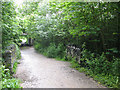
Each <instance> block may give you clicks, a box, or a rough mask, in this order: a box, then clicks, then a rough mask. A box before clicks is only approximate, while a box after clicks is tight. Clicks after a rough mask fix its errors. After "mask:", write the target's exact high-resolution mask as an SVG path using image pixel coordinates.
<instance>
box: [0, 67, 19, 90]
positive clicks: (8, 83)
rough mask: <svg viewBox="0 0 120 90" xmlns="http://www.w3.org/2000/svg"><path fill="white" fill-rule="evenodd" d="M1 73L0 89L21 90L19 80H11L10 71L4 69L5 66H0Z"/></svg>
mask: <svg viewBox="0 0 120 90" xmlns="http://www.w3.org/2000/svg"><path fill="white" fill-rule="evenodd" d="M0 69H1V70H0V71H2V72H1V76H2V80H1V81H2V88H21V86H20V80H18V79H16V78H13V77H12V76H11V75H10V70H9V69H5V66H3V65H2V67H1V68H0Z"/></svg>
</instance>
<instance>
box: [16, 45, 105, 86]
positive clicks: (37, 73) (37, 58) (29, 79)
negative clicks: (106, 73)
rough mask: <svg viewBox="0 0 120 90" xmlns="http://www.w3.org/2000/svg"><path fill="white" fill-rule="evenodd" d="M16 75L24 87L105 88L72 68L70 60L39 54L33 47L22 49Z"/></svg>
mask: <svg viewBox="0 0 120 90" xmlns="http://www.w3.org/2000/svg"><path fill="white" fill-rule="evenodd" d="M21 55H22V59H21V60H20V64H18V67H17V70H16V74H15V77H16V78H18V79H20V80H21V81H22V83H21V86H22V87H23V88H104V86H102V85H99V84H98V83H97V82H96V81H94V80H93V79H92V78H89V77H87V76H85V74H84V73H80V72H78V71H77V70H75V69H73V68H70V63H69V62H64V61H57V60H55V59H51V58H47V57H45V56H43V55H41V54H38V53H37V52H36V51H35V50H34V48H33V47H29V48H26V49H23V50H21Z"/></svg>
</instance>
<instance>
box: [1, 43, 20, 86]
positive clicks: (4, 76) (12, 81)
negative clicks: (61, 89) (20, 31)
mask: <svg viewBox="0 0 120 90" xmlns="http://www.w3.org/2000/svg"><path fill="white" fill-rule="evenodd" d="M10 44H14V45H15V46H16V51H15V54H16V61H15V63H14V65H13V73H16V68H17V64H18V63H19V62H18V60H19V59H21V53H20V49H19V47H18V45H17V44H15V43H10ZM8 46H9V44H8ZM6 47H7V46H6ZM3 54H4V53H3ZM2 61H3V63H4V58H3V60H2ZM0 71H1V73H0V74H1V84H2V85H1V88H22V87H21V86H20V82H21V81H20V80H18V79H16V78H14V77H13V76H12V75H11V73H10V70H9V69H8V68H6V66H5V65H4V64H3V65H1V67H0Z"/></svg>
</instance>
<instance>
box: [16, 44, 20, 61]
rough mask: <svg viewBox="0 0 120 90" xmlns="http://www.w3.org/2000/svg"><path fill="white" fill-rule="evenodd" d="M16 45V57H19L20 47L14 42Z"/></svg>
mask: <svg viewBox="0 0 120 90" xmlns="http://www.w3.org/2000/svg"><path fill="white" fill-rule="evenodd" d="M15 46H16V59H17V60H18V59H20V58H21V52H20V48H19V47H18V45H17V44H15Z"/></svg>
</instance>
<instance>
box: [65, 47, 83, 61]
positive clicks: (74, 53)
mask: <svg viewBox="0 0 120 90" xmlns="http://www.w3.org/2000/svg"><path fill="white" fill-rule="evenodd" d="M66 54H67V58H68V57H72V58H75V59H76V61H77V62H78V63H80V57H81V50H80V48H76V47H75V46H68V45H67V52H66Z"/></svg>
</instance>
